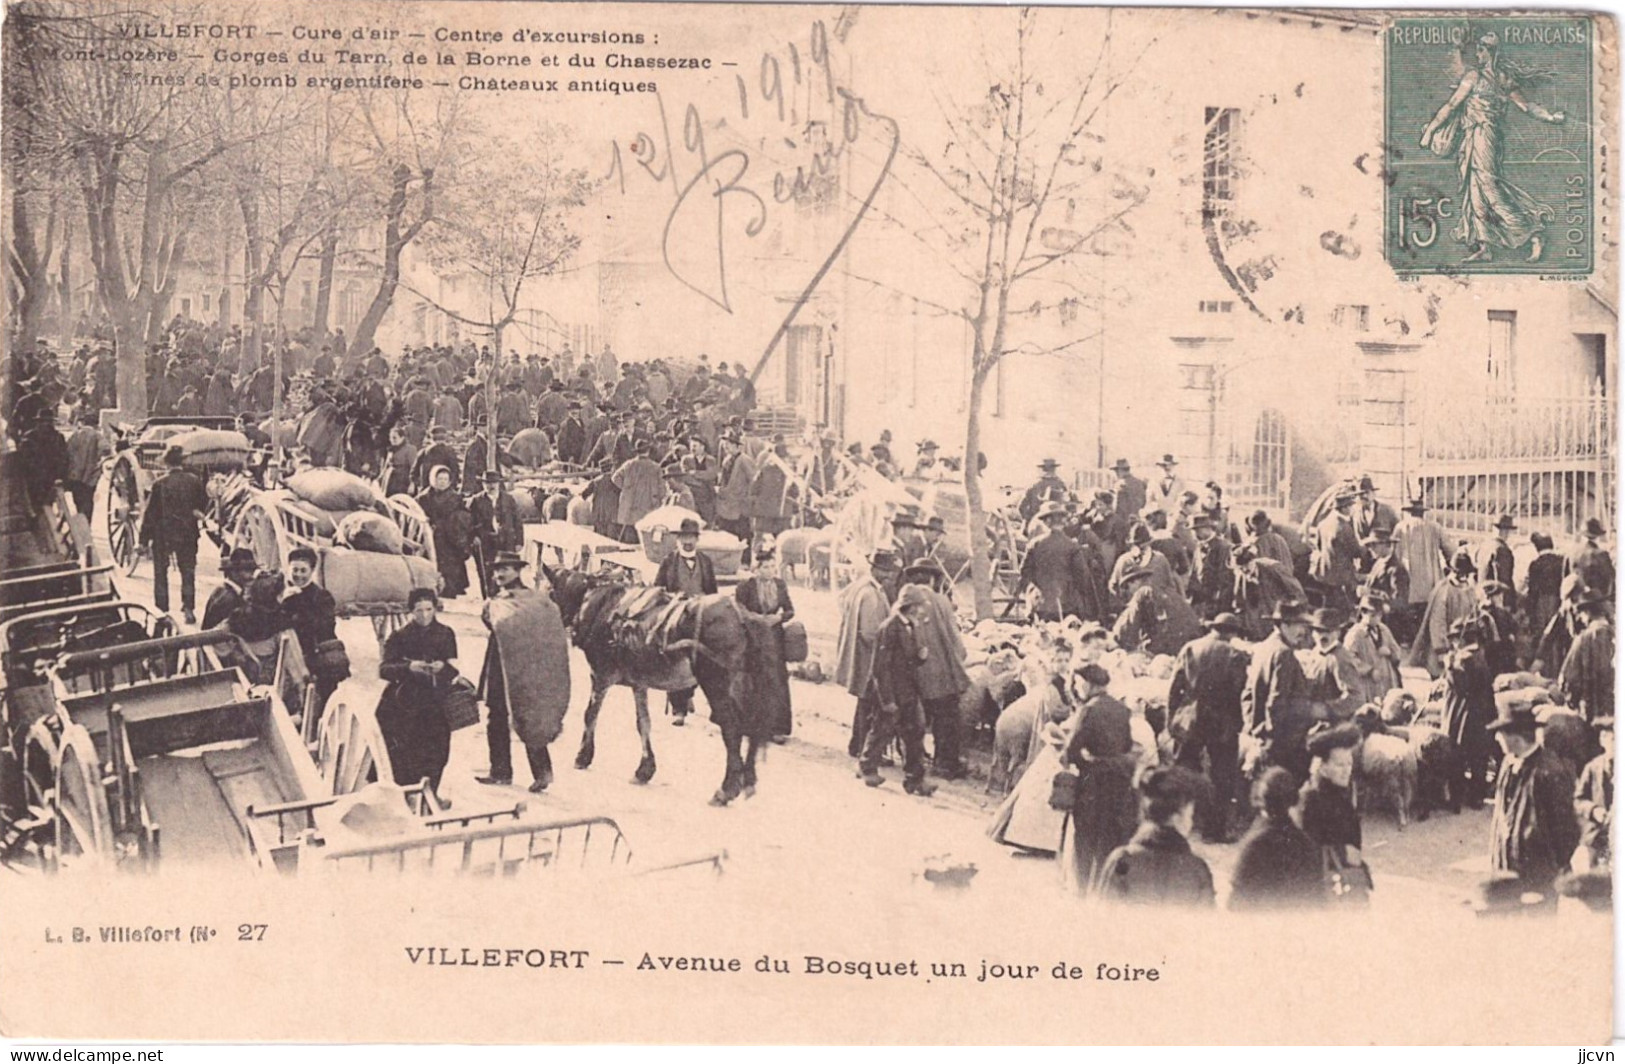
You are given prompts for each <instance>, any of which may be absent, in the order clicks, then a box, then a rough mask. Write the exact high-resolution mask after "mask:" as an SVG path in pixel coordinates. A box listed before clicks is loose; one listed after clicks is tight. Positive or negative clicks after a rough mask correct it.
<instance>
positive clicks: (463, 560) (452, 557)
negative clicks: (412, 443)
mask: <svg viewBox="0 0 1625 1064" xmlns="http://www.w3.org/2000/svg"><path fill="white" fill-rule="evenodd" d="M418 505H419V506H421V507H423V515H424V516H425V517H427V518H428V519H429V528H430V529H431V530H433V532H434V556H435V562H436V564H437V565H438V566H439V567H440V580H441V588H440V591H441V594H443V595H444V596H445V597H446V598H449V599H453V598H457V597H458V596H459V595H461V594H462V593H463V592H465V591H467V590H468V532H469V520H468V510H467V509H465V508H464V507H463V497H462V496H461V495H459V494H457V491H456V490H455V489H454V488H453V487H452V486H451V470H450V469H447V468H446V467H445V466H443V465H442V466H435V467H434V468H433V469H432V470H430V471H429V487H428V489H427V490H426V491H424V492H423V494H421V495H419V496H418Z"/></svg>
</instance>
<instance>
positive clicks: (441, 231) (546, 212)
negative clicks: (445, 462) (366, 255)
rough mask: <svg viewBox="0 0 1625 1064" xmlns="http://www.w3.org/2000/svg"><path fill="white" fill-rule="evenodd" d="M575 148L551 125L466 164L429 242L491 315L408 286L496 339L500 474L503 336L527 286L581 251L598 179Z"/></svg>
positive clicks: (489, 399)
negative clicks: (569, 159)
mask: <svg viewBox="0 0 1625 1064" xmlns="http://www.w3.org/2000/svg"><path fill="white" fill-rule="evenodd" d="M567 142H568V137H567V136H566V134H565V132H564V131H563V130H561V129H559V128H558V127H554V126H545V125H544V126H542V127H540V128H538V129H537V130H535V131H534V132H533V133H532V134H531V135H530V136H528V137H526V138H525V139H524V141H523V142H522V143H521V142H519V141H517V140H514V139H510V138H507V137H499V138H497V139H496V140H495V141H494V142H492V143H491V144H490V145H489V147H488V149H487V150H484V151H481V152H477V153H474V154H472V155H470V156H469V157H468V158H467V159H466V160H465V161H464V162H463V163H462V164H461V165H460V166H459V172H458V174H457V175H456V176H457V180H456V182H455V185H454V187H455V188H456V189H457V194H456V195H455V197H454V198H453V199H452V201H451V202H450V203H448V205H447V209H446V210H445V212H444V214H443V215H442V216H441V217H440V218H438V219H437V220H436V222H435V224H434V226H433V227H432V229H431V230H430V232H429V234H428V235H427V236H425V238H424V243H425V245H426V248H427V250H428V258H429V262H430V264H431V265H432V266H434V267H435V268H436V269H439V270H442V271H446V272H448V273H462V274H464V275H465V276H467V277H469V278H471V279H472V280H473V281H474V283H475V288H476V290H477V292H476V295H475V296H474V300H473V302H474V303H476V304H478V303H483V309H478V310H477V309H474V308H472V307H468V306H462V307H448V306H445V305H444V304H443V303H442V302H441V301H440V300H438V299H436V298H434V297H431V296H429V295H426V294H424V293H423V292H420V291H418V290H417V289H415V288H413V287H412V286H411V285H409V284H408V285H406V287H407V290H408V291H410V292H412V294H413V295H415V296H417V297H418V298H419V299H422V300H424V301H425V302H427V303H429V304H431V305H433V306H434V307H435V308H436V309H438V310H440V311H441V312H442V313H444V314H447V315H449V316H450V317H452V318H454V319H456V320H457V321H460V322H462V323H464V324H465V325H470V326H473V327H474V328H475V329H478V330H480V331H481V332H487V333H489V334H490V335H491V337H492V347H493V350H494V352H495V360H496V361H495V364H494V365H493V366H492V367H490V371H489V372H488V374H487V378H486V410H487V411H489V413H490V415H491V417H492V431H491V433H490V441H489V442H490V447H491V459H490V460H491V468H493V469H495V468H497V433H496V431H495V426H496V421H495V413H496V399H497V395H496V386H497V379H498V377H499V375H500V374H499V372H498V371H499V370H500V369H501V365H502V334H503V331H504V330H505V329H507V328H508V327H509V326H510V325H513V324H514V321H515V320H516V318H517V317H518V315H519V310H520V307H521V305H522V302H523V299H524V292H525V286H526V284H527V282H529V281H531V280H533V279H536V278H540V277H547V276H549V275H551V274H554V273H557V272H558V271H559V270H560V269H561V268H562V267H564V266H565V265H566V264H567V263H568V262H569V260H570V257H571V256H572V255H574V254H575V252H576V249H577V248H578V247H580V245H581V237H580V235H579V233H578V232H577V231H576V219H575V213H576V211H577V210H579V209H580V208H581V207H582V206H583V205H584V204H585V203H586V201H587V198H588V196H589V195H590V194H591V192H592V189H593V181H592V179H590V178H589V177H588V176H587V171H586V169H585V168H584V167H572V166H570V165H568V164H567V163H566V162H565V160H564V153H563V145H564V144H565V143H567ZM515 160H524V162H522V163H518V164H516V163H515Z"/></svg>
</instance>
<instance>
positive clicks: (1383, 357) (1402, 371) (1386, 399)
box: [1358, 340, 1422, 509]
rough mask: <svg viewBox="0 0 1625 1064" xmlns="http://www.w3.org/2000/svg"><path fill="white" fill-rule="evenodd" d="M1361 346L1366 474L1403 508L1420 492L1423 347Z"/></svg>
mask: <svg viewBox="0 0 1625 1064" xmlns="http://www.w3.org/2000/svg"><path fill="white" fill-rule="evenodd" d="M1358 343H1359V346H1360V361H1361V372H1362V377H1363V384H1364V387H1363V396H1364V398H1363V402H1362V403H1361V414H1362V418H1361V425H1360V471H1361V472H1363V473H1369V474H1370V475H1371V479H1372V481H1373V482H1374V483H1375V484H1376V487H1377V496H1378V497H1379V498H1381V499H1383V500H1385V501H1387V502H1389V503H1390V505H1392V506H1394V507H1395V508H1396V509H1397V508H1398V507H1399V506H1400V505H1401V504H1402V503H1403V502H1404V500H1405V499H1406V498H1407V497H1408V496H1409V495H1410V494H1411V493H1412V492H1414V491H1415V490H1416V487H1417V485H1416V469H1417V460H1418V458H1419V456H1420V454H1421V448H1420V433H1419V431H1418V424H1417V419H1418V417H1419V416H1420V413H1421V410H1420V407H1421V402H1420V400H1421V396H1420V394H1419V393H1418V388H1417V374H1416V370H1417V364H1418V362H1419V361H1420V359H1419V357H1418V352H1420V351H1421V349H1422V345H1421V344H1415V343H1390V342H1387V341H1378V340H1361V341H1358Z"/></svg>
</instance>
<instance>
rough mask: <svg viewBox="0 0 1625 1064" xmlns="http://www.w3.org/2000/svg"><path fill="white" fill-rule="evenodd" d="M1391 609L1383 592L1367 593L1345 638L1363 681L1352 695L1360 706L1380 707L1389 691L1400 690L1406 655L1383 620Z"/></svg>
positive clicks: (1344, 640) (1358, 674) (1363, 595)
mask: <svg viewBox="0 0 1625 1064" xmlns="http://www.w3.org/2000/svg"><path fill="white" fill-rule="evenodd" d="M1387 609H1388V598H1387V596H1385V595H1383V594H1382V592H1380V591H1366V592H1365V593H1364V594H1362V595H1361V596H1360V607H1359V610H1358V612H1357V613H1356V614H1355V618H1354V623H1352V624H1350V625H1349V629H1348V632H1347V634H1345V635H1344V636H1343V645H1344V646H1345V647H1347V648H1348V652H1349V654H1350V656H1351V658H1352V659H1353V661H1354V671H1355V673H1356V675H1357V676H1358V678H1359V679H1358V690H1357V691H1354V692H1352V693H1353V694H1355V695H1356V697H1357V698H1358V699H1359V702H1360V704H1364V703H1366V702H1377V703H1379V704H1380V703H1381V702H1382V700H1383V698H1384V697H1385V696H1386V695H1387V694H1388V692H1389V691H1391V690H1393V689H1394V688H1396V687H1398V686H1400V677H1399V663H1400V662H1401V661H1402V660H1403V659H1404V656H1405V655H1404V651H1402V650H1400V649H1399V641H1398V640H1397V639H1395V638H1394V634H1393V632H1392V631H1390V630H1389V628H1388V625H1387V624H1386V623H1385V622H1384V620H1383V617H1384V615H1385V614H1386V612H1387Z"/></svg>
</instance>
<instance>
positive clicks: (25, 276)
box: [8, 194, 50, 346]
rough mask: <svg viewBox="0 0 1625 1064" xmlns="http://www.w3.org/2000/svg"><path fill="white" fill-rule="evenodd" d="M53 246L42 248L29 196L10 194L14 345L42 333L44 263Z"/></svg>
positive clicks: (11, 294)
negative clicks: (36, 231) (35, 230)
mask: <svg viewBox="0 0 1625 1064" xmlns="http://www.w3.org/2000/svg"><path fill="white" fill-rule="evenodd" d="M49 255H50V249H49V248H46V249H44V251H43V253H42V252H41V250H40V247H39V242H38V238H37V237H36V235H35V232H34V219H33V218H32V217H31V216H30V214H29V210H28V197H27V196H24V195H21V194H17V195H13V196H12V197H11V255H10V263H9V265H10V267H11V269H10V270H9V271H8V272H9V273H10V274H11V283H10V286H9V287H10V288H11V292H10V296H11V313H12V315H13V317H12V327H13V329H14V330H15V332H14V333H13V344H14V345H17V346H21V345H23V344H27V343H30V342H32V341H33V339H34V338H35V337H36V336H38V335H39V333H40V318H41V316H42V314H43V312H44V296H45V263H46V260H47V259H48V257H49Z"/></svg>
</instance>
